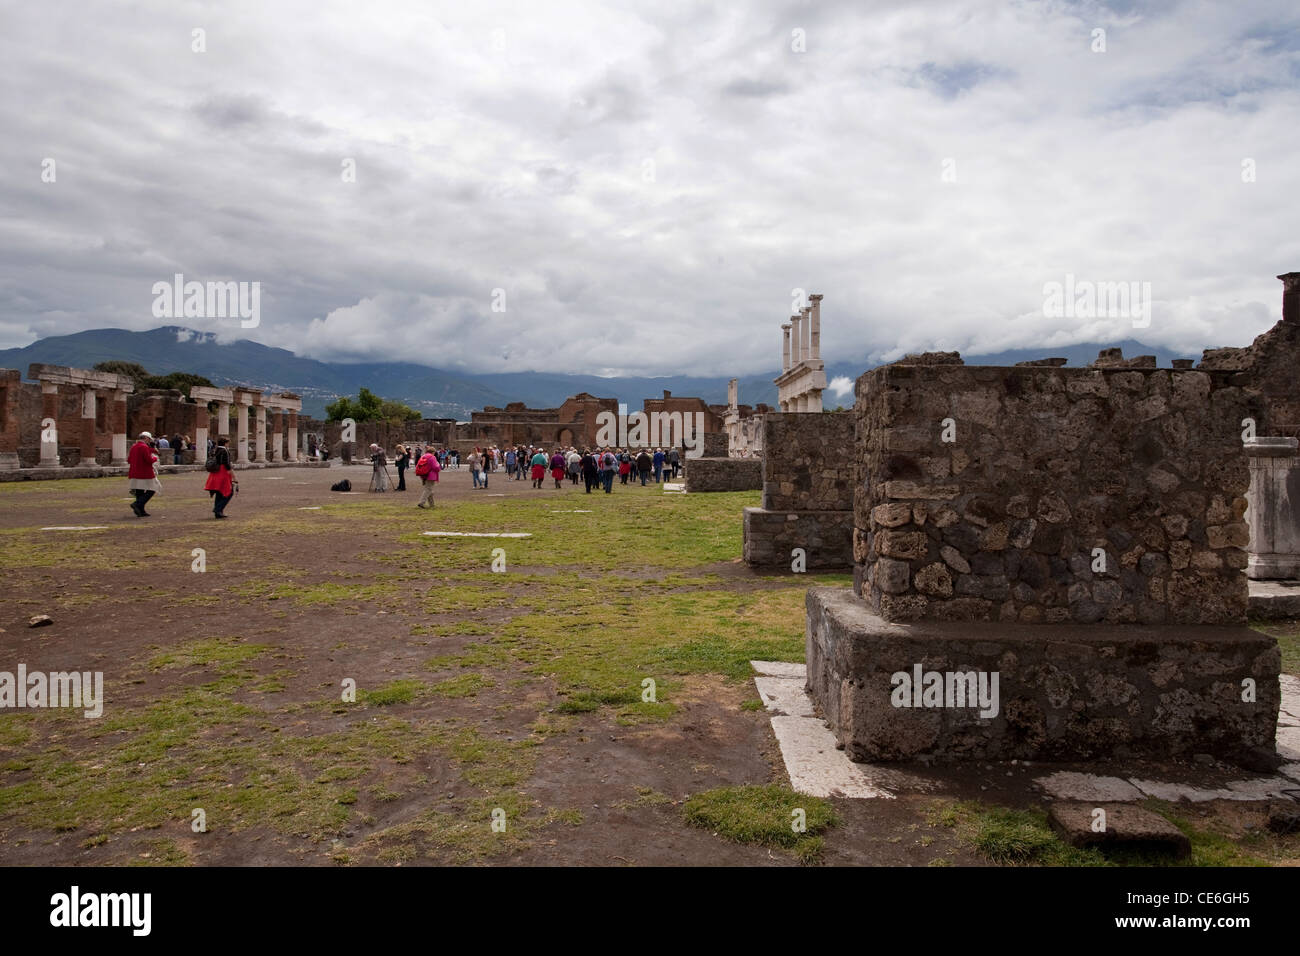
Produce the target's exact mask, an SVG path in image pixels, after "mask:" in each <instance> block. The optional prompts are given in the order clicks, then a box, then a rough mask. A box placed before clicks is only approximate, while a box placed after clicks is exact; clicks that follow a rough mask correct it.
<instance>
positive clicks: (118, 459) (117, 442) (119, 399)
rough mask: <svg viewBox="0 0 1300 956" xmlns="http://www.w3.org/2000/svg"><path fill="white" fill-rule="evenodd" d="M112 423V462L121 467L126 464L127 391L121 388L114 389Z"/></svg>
mask: <svg viewBox="0 0 1300 956" xmlns="http://www.w3.org/2000/svg"><path fill="white" fill-rule="evenodd" d="M109 420H110V425H111V427H112V429H113V458H112V464H113V465H114V466H115V467H120V466H122V465H125V464H126V449H127V441H126V392H124V391H122V390H121V389H115V390H114V391H113V405H112V407H111V408H110V410H109Z"/></svg>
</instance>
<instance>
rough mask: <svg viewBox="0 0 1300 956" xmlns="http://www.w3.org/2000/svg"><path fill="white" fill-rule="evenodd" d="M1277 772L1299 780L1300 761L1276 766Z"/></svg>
mask: <svg viewBox="0 0 1300 956" xmlns="http://www.w3.org/2000/svg"><path fill="white" fill-rule="evenodd" d="M1277 772H1278V773H1281V774H1285V775H1286V776H1288V777H1290V778H1291V779H1292V780H1298V781H1300V763H1284V764H1282V766H1281V767H1279V768H1278V771H1277Z"/></svg>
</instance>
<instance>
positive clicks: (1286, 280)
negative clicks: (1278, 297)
mask: <svg viewBox="0 0 1300 956" xmlns="http://www.w3.org/2000/svg"><path fill="white" fill-rule="evenodd" d="M1278 278H1279V279H1281V280H1282V321H1283V322H1294V323H1296V324H1297V325H1300V272H1285V273H1283V274H1282V275H1280V276H1278Z"/></svg>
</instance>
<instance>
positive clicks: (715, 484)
mask: <svg viewBox="0 0 1300 956" xmlns="http://www.w3.org/2000/svg"><path fill="white" fill-rule="evenodd" d="M762 487H763V462H762V460H761V459H758V458H691V459H688V460H687V462H686V491H687V492H688V493H689V492H695V491H758V490H760V489H761V488H762Z"/></svg>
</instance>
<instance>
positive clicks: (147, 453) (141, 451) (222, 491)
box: [126, 432, 239, 518]
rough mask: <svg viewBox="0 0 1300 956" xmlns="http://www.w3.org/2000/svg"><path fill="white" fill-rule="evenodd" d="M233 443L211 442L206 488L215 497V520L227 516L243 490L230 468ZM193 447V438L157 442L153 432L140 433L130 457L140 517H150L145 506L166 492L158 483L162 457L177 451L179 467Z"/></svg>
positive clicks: (129, 481) (175, 459)
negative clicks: (233, 502)
mask: <svg viewBox="0 0 1300 956" xmlns="http://www.w3.org/2000/svg"><path fill="white" fill-rule="evenodd" d="M229 441H230V439H228V438H227V437H226V436H225V435H222V436H221V437H219V438H217V439H216V440H215V441H210V442H209V443H208V447H209V449H210V451H209V453H208V457H207V462H206V464H205V468H206V469H207V472H208V480H207V481H206V482H204V485H203V489H204V490H205V491H207V492H208V495H209V496H210V497H211V498H212V517H214V518H224V517H225V516H226V515H225V510H226V505H228V504H229V503H230V499H231V498H233V497H235V493H236V492H237V491H238V490H239V482H237V481H235V473H234V469H232V468H231V466H230V452H229V450H228V449H227V448H226V445H227V444H228V443H229ZM192 447H193V445H191V444H190V442H189V436H176V437H173V439H171V440H170V441H169V440H168V439H166V438H157V439H155V438H154V437H153V435H152V434H150V433H149V432H141V433H140V436H139V437H138V438H137V439H136V440H135V444H133V445H132V446H131V450H130V451H128V452H127V455H126V464H127V473H126V478H127V489H128V490H129V491H130V492H131V497H132V498H134V499H135V500H134V501H132V502H131V511H132V512H133V513H134V514H135V516H136V517H137V518H148V517H149V512H147V511H145V505H147V504H148V503H149V501H150V499H151V498H153V496H154V495H156V494H158V493H159V492H161V491H162V482H161V481H159V480H158V469H157V465H158V462H159V461H160V455H161V454H165V453H166V452H167V451H169V450H171V451H174V452H175V454H174V456H173V459H172V463H173V464H177V465H179V464H180V463H181V457H180V456H181V452H182V451H185V450H187V449H188V448H192Z"/></svg>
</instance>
